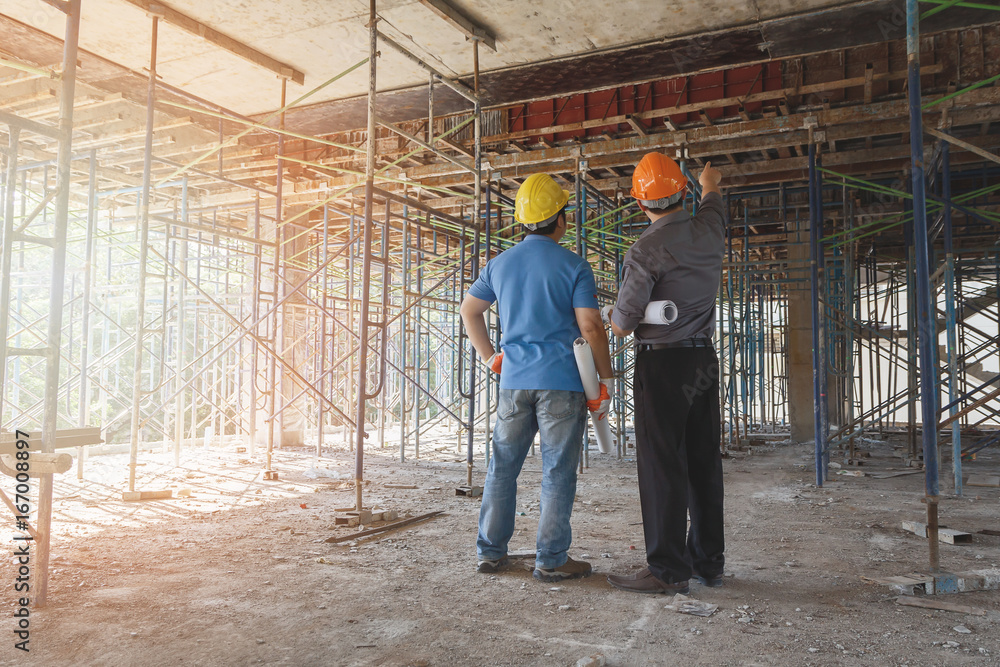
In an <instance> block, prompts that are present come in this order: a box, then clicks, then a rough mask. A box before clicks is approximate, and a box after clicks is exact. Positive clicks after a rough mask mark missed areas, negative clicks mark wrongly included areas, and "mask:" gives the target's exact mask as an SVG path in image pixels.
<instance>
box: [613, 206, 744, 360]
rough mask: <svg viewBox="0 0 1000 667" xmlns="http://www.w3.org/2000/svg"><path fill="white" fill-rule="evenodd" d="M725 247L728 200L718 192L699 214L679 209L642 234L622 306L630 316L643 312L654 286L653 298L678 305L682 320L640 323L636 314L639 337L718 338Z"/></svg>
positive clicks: (629, 264) (628, 264)
mask: <svg viewBox="0 0 1000 667" xmlns="http://www.w3.org/2000/svg"><path fill="white" fill-rule="evenodd" d="M724 250H725V205H724V204H723V202H722V198H721V197H720V196H719V195H717V194H711V195H709V196H707V197H705V198H704V200H703V201H702V205H701V206H700V207H699V210H698V213H697V214H696V215H695V216H694V217H692V216H690V215H689V214H688V213H687V212H686V211H677V212H675V213H671V214H668V215H667V216H665V217H663V218H660V219H659V220H657V221H656V222H655V223H653V224H651V225H650V226H649V229H647V230H646V231H645V232H643V233H642V236H640V237H639V239H638V240H637V241H636V242H635V244H634V245H633V246H632V247H631V248H629V251H628V253H626V256H625V271H626V274H629V273H631V274H633V275H631V276H630V275H626V278H625V281H624V283H623V285H622V288H621V290H620V291H619V295H618V303H617V305H616V310H617V309H619V308H620V309H621V313H620V314H621V315H622V316H623V317H627V318H629V319H631V318H632V317H635V316H639V317H641V314H642V309H643V308H645V297H644V294H645V291H644V290H646V289H649V290H650V291H649V292H648V300H649V301H662V300H665V299H669V300H671V301H673V302H674V303H675V304H677V320H676V321H675V322H674V323H673V324H671V325H670V326H657V325H652V324H638V325H637V326H636V324H637V323H638V320H637V319H636V320H635V323H634V324H633V325H632V327H629V328H634V329H635V339H636V341H637V342H640V343H667V342H674V341H679V340H684V339H687V338H709V339H710V338H712V334H713V332H714V328H715V303H716V297H717V295H718V291H719V279H720V276H721V275H722V259H723V254H724ZM629 323H630V322H629Z"/></svg>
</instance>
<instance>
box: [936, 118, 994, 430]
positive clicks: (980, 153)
mask: <svg viewBox="0 0 1000 667" xmlns="http://www.w3.org/2000/svg"><path fill="white" fill-rule="evenodd" d="M924 132H926V133H927V134H929V135H931V136H933V137H937V138H938V139H941V140H943V141H947V142H948V143H949V144H954V145H955V146H958V147H959V148H964V149H965V150H967V151H969V152H970V153H975V154H976V155H978V156H979V157H981V158H985V159H987V160H990V161H991V162H996V163H998V164H1000V155H994V154H993V153H991V152H989V151H987V150H984V149H982V148H980V147H979V146H973V145H972V144H970V143H969V142H967V141H962V140H961V139H956V138H955V137H953V136H951V135H950V134H945V133H944V132H940V131H938V130H935V129H934V128H933V127H930V126H926V127H924ZM998 393H1000V390H997V391H995V392H993V394H992V396H996V395H997V394H998ZM952 421H954V419H952Z"/></svg>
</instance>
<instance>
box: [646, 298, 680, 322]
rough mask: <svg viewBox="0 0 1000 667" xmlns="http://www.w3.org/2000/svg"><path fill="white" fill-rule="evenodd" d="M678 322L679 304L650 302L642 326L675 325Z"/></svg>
mask: <svg viewBox="0 0 1000 667" xmlns="http://www.w3.org/2000/svg"><path fill="white" fill-rule="evenodd" d="M676 320H677V304H675V303H674V302H673V301H650V302H649V303H647V304H646V314H645V315H644V316H643V318H642V319H641V320H639V323H640V324H673V323H674V322H675V321H676Z"/></svg>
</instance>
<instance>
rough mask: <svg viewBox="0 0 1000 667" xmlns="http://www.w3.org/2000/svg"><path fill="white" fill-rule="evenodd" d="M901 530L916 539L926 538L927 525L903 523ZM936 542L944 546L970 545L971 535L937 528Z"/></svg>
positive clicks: (917, 522)
mask: <svg viewBox="0 0 1000 667" xmlns="http://www.w3.org/2000/svg"><path fill="white" fill-rule="evenodd" d="M903 530H905V531H907V532H910V533H913V534H914V535H916V536H917V537H927V525H926V524H923V523H920V522H919V521H904V522H903ZM938 542H944V543H945V544H972V534H971V533H966V532H963V531H961V530H952V529H951V528H938Z"/></svg>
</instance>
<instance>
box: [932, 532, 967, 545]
mask: <svg viewBox="0 0 1000 667" xmlns="http://www.w3.org/2000/svg"><path fill="white" fill-rule="evenodd" d="M938 541H939V542H944V543H945V544H972V535H971V534H970V533H964V532H962V531H961V530H952V529H951V528H938Z"/></svg>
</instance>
